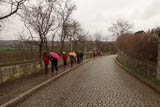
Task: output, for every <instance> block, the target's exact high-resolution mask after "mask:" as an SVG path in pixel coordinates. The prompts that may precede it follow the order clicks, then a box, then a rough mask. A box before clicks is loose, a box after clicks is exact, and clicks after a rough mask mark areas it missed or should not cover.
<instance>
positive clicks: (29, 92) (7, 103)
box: [0, 59, 91, 107]
mask: <svg viewBox="0 0 160 107" xmlns="http://www.w3.org/2000/svg"><path fill="white" fill-rule="evenodd" d="M89 61H91V59H88V60H86V61H84V62H82V63H80V64H78V65H75V66H73V67H72V68H69V69H67V70H65V71H64V72H62V73H60V74H57V75H56V76H54V77H52V78H50V79H48V80H46V81H44V82H42V83H41V84H39V85H37V86H35V87H33V88H31V89H29V90H28V91H26V92H24V93H22V94H20V95H19V96H17V97H15V98H13V99H11V100H10V101H8V102H6V103H4V104H2V105H0V107H10V106H12V105H15V104H17V103H18V102H20V101H22V100H23V99H25V98H26V97H27V96H29V95H30V94H32V93H33V92H35V91H36V90H39V89H40V88H42V87H43V86H45V85H47V84H49V83H50V82H52V81H54V80H56V79H58V78H60V77H62V76H64V75H65V74H67V73H69V72H71V71H72V70H74V69H76V68H78V67H79V66H81V65H83V64H85V63H87V62H89Z"/></svg>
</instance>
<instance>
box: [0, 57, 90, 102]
mask: <svg viewBox="0 0 160 107" xmlns="http://www.w3.org/2000/svg"><path fill="white" fill-rule="evenodd" d="M85 60H87V59H85ZM85 60H84V61H85ZM75 65H76V64H74V66H75ZM69 68H71V66H70V64H69V63H68V66H66V67H64V66H62V65H60V66H59V73H58V74H60V73H62V72H64V71H65V70H67V69H69ZM55 75H56V74H54V75H53V74H52V73H51V70H49V73H48V75H45V72H40V73H35V74H33V75H29V76H26V77H22V78H19V79H16V80H12V81H8V82H6V83H3V84H0V105H1V104H4V103H5V102H7V101H9V100H11V99H13V98H15V97H17V96H18V95H20V94H22V93H23V92H25V91H27V90H29V89H31V88H33V87H35V86H36V85H39V84H40V83H42V82H44V81H46V80H48V79H50V78H52V77H54V76H55Z"/></svg>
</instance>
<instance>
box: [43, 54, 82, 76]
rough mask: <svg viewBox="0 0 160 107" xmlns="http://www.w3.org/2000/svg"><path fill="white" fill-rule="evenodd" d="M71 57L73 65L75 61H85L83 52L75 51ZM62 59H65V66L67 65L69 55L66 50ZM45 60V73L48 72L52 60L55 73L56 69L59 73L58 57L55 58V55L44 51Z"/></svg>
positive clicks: (52, 69) (52, 68)
mask: <svg viewBox="0 0 160 107" xmlns="http://www.w3.org/2000/svg"><path fill="white" fill-rule="evenodd" d="M73 53H74V52H73ZM69 58H70V64H71V67H72V66H73V64H74V63H75V64H76V63H77V64H79V63H81V62H82V61H83V52H81V51H78V52H76V53H74V55H69ZM62 59H63V63H64V66H65V67H66V66H67V59H68V55H67V54H66V52H63V53H62ZM43 62H44V64H45V73H46V74H48V65H49V62H51V71H52V73H54V69H55V70H56V73H58V59H57V58H54V57H53V56H51V55H48V54H47V52H44V53H43Z"/></svg>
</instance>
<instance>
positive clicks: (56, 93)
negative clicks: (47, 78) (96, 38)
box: [16, 56, 160, 107]
mask: <svg viewBox="0 0 160 107" xmlns="http://www.w3.org/2000/svg"><path fill="white" fill-rule="evenodd" d="M114 58H115V56H104V57H100V58H97V59H95V60H92V61H90V62H88V63H87V64H84V65H82V66H81V67H79V68H77V69H75V70H74V71H72V72H70V73H68V74H66V75H65V76H63V77H61V78H59V79H57V80H56V81H54V82H52V83H50V84H49V85H48V86H46V87H44V88H42V89H41V90H39V91H38V92H37V93H35V94H33V95H32V96H30V97H28V98H27V99H26V100H24V101H23V102H21V103H19V104H18V105H16V106H18V107H160V95H159V94H157V93H156V92H155V91H153V90H152V89H150V88H149V87H147V86H146V85H144V84H143V83H141V82H140V81H138V80H137V79H135V78H134V77H132V76H131V75H129V74H128V73H126V72H125V71H124V70H122V69H121V68H119V67H118V66H117V65H116V64H115V63H114Z"/></svg>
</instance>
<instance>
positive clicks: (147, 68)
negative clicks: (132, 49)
mask: <svg viewBox="0 0 160 107" xmlns="http://www.w3.org/2000/svg"><path fill="white" fill-rule="evenodd" d="M117 59H118V60H119V62H120V63H122V64H123V65H125V66H127V67H129V68H131V69H132V70H133V71H136V72H140V73H145V74H148V75H151V76H153V77H157V65H156V64H154V63H151V62H148V61H147V62H145V61H140V60H137V59H134V58H131V57H129V56H127V54H125V53H124V52H122V51H118V56H117Z"/></svg>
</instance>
